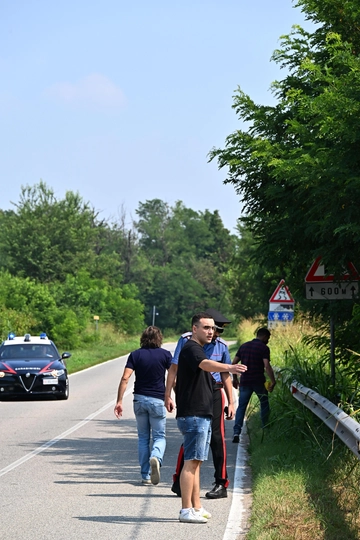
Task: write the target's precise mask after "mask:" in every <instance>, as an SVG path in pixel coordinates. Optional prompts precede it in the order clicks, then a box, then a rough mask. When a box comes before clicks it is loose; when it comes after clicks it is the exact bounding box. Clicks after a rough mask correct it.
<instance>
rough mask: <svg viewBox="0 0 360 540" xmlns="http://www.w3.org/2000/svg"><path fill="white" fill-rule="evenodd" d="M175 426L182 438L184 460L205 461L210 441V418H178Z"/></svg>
mask: <svg viewBox="0 0 360 540" xmlns="http://www.w3.org/2000/svg"><path fill="white" fill-rule="evenodd" d="M177 426H178V428H179V430H180V431H181V433H182V434H183V436H184V460H185V461H188V460H193V459H196V460H197V461H205V460H206V459H207V458H208V454H209V446H210V439H211V417H210V416H185V417H184V416H180V417H178V418H177Z"/></svg>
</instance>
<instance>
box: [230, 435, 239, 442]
mask: <svg viewBox="0 0 360 540" xmlns="http://www.w3.org/2000/svg"><path fill="white" fill-rule="evenodd" d="M232 442H234V443H238V442H240V437H239V435H234V438H233V441H232Z"/></svg>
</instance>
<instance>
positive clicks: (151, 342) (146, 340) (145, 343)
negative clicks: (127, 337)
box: [140, 326, 163, 349]
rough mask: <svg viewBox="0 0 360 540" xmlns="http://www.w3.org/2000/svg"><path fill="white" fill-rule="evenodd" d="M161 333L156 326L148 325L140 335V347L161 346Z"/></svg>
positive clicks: (155, 347)
mask: <svg viewBox="0 0 360 540" xmlns="http://www.w3.org/2000/svg"><path fill="white" fill-rule="evenodd" d="M162 340H163V335H162V333H161V330H160V328H158V327H157V326H148V327H147V328H145V330H144V331H143V333H142V334H141V337H140V347H141V348H143V349H157V348H158V347H161V344H162Z"/></svg>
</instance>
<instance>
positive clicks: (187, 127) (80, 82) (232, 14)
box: [0, 0, 309, 232]
mask: <svg viewBox="0 0 360 540" xmlns="http://www.w3.org/2000/svg"><path fill="white" fill-rule="evenodd" d="M294 24H300V25H301V26H305V27H308V26H309V23H306V22H305V21H304V15H303V14H302V13H301V11H300V10H299V8H294V7H293V3H292V2H291V0H272V1H269V0H252V1H250V2H249V1H245V0H236V1H235V0H221V1H220V0H216V1H215V0H181V1H178V0H151V1H150V0H148V1H146V0H132V2H129V1H126V2H125V1H123V0H101V1H100V0H96V1H95V0H62V1H61V2H55V1H51V0H50V1H49V0H31V1H29V0H13V1H12V2H5V0H2V1H0V72H1V85H0V147H1V159H0V185H1V188H2V189H1V198H0V208H2V209H3V210H7V209H10V208H14V206H13V204H12V203H17V202H18V201H19V198H20V194H21V187H22V186H33V185H35V184H38V183H39V182H40V180H42V181H43V182H45V183H46V184H47V185H48V187H50V188H51V189H52V190H53V191H54V193H55V196H56V197H57V198H59V199H61V198H63V197H64V195H65V193H66V191H73V192H78V193H79V194H80V195H81V197H82V198H83V199H84V201H85V202H89V203H90V204H91V206H92V207H94V208H95V209H96V210H97V211H98V212H99V217H100V218H101V219H109V220H110V221H117V220H119V218H120V217H121V215H123V214H124V213H125V221H126V224H127V225H128V226H129V227H130V226H131V223H132V220H136V218H137V215H136V209H137V208H138V206H139V202H145V201H147V200H151V199H155V198H157V199H161V200H163V201H164V202H166V203H168V204H169V205H170V206H173V205H174V204H175V202H176V201H182V202H183V203H184V205H185V206H186V207H188V208H192V209H193V210H196V211H202V212H203V211H205V210H206V209H208V210H210V211H211V212H214V211H215V210H218V211H219V214H220V216H221V218H222V221H223V223H224V225H225V227H227V228H228V229H229V230H230V231H231V232H235V227H236V223H237V219H238V218H239V217H240V215H241V204H240V202H239V196H238V195H237V194H236V192H235V190H234V187H233V186H232V185H230V184H229V185H225V184H224V183H223V181H224V179H225V178H226V173H227V171H226V169H223V170H220V171H219V170H218V166H217V163H216V161H213V162H211V163H209V162H208V153H209V151H210V150H211V149H212V148H214V147H215V148H223V147H224V144H225V139H226V137H227V136H228V135H230V134H231V133H232V132H234V131H235V130H236V129H241V128H243V127H244V126H243V125H242V124H241V123H240V121H239V120H238V118H237V116H236V113H235V111H234V110H233V109H232V104H233V96H234V94H235V92H236V89H237V88H238V87H239V86H240V88H241V89H242V90H243V91H244V92H246V93H247V94H248V95H249V96H250V97H251V98H252V99H253V100H254V101H255V102H256V103H259V104H260V103H261V104H271V103H274V100H273V97H272V94H271V92H270V85H271V83H272V82H273V81H274V80H276V79H278V80H279V79H281V78H283V76H284V73H283V72H282V71H280V69H279V66H277V65H276V64H275V63H274V62H272V61H270V59H271V55H272V53H273V51H274V50H275V49H276V48H278V47H279V44H280V43H279V38H280V36H281V35H283V34H287V33H289V32H290V30H291V27H292V25H294Z"/></svg>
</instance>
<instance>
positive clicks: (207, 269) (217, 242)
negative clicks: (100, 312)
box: [134, 199, 235, 331]
mask: <svg viewBox="0 0 360 540" xmlns="http://www.w3.org/2000/svg"><path fill="white" fill-rule="evenodd" d="M136 213H137V215H138V218H139V219H138V221H136V222H135V228H136V230H137V232H138V235H139V248H140V250H139V258H141V259H142V264H141V269H142V275H143V278H142V279H141V280H140V279H139V277H140V276H139V275H138V276H134V279H135V282H136V283H137V286H138V287H139V290H140V298H141V299H142V301H143V302H144V304H145V306H146V315H147V319H146V320H148V321H149V323H150V322H151V308H152V306H156V308H157V311H158V313H159V316H158V318H157V319H156V322H157V324H159V325H160V326H161V327H162V328H172V329H175V330H176V331H184V330H186V329H187V328H188V326H189V322H190V319H191V317H192V315H193V314H194V312H196V311H198V310H200V309H202V310H203V309H206V307H210V306H212V307H216V308H218V309H220V310H221V311H224V312H226V311H229V309H230V302H229V295H228V293H227V291H226V288H225V287H224V281H223V271H224V269H225V268H227V266H228V264H229V263H230V257H231V255H232V251H233V248H234V240H235V239H234V235H231V234H230V232H229V231H228V230H227V229H226V228H225V227H224V225H223V223H222V221H221V218H220V216H219V214H218V212H217V211H215V212H213V213H211V212H210V211H208V210H205V211H204V212H196V211H195V210H192V209H190V208H186V207H185V206H184V205H183V203H182V202H181V201H178V202H177V203H176V204H175V205H174V206H173V207H170V206H169V205H168V204H166V203H164V202H163V201H161V200H159V199H153V200H150V201H145V202H144V203H139V207H138V209H137V211H136Z"/></svg>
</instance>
